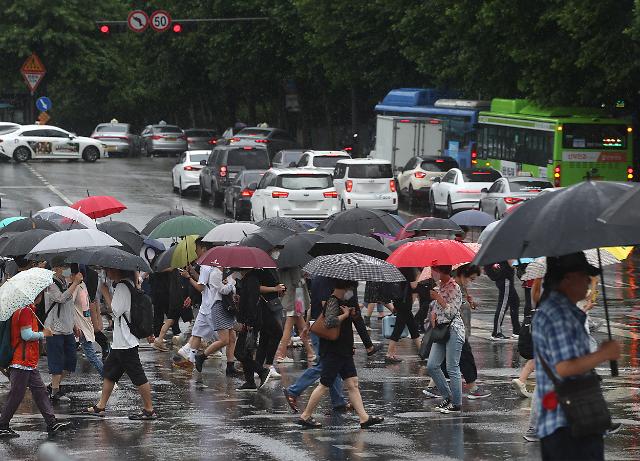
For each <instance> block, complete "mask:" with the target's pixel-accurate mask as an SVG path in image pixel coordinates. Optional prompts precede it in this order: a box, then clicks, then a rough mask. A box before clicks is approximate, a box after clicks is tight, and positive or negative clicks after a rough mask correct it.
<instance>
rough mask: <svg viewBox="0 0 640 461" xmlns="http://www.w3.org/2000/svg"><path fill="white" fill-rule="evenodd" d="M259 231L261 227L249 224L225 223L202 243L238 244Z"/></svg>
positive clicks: (204, 238) (209, 234)
mask: <svg viewBox="0 0 640 461" xmlns="http://www.w3.org/2000/svg"><path fill="white" fill-rule="evenodd" d="M258 230H260V227H259V226H256V225H255V224H252V223H248V222H233V223H224V224H220V225H219V226H217V227H215V228H214V229H212V230H211V231H209V233H208V234H207V235H205V236H204V237H203V239H202V241H203V242H211V243H217V244H226V243H238V242H239V241H240V240H242V239H243V238H244V237H246V236H247V235H249V234H252V233H254V232H256V231H258Z"/></svg>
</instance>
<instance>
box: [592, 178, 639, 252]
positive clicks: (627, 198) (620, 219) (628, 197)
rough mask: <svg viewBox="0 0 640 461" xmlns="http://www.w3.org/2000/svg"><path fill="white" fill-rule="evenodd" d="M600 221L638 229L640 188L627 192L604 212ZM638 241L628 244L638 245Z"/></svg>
mask: <svg viewBox="0 0 640 461" xmlns="http://www.w3.org/2000/svg"><path fill="white" fill-rule="evenodd" d="M598 219H599V220H600V221H602V222H604V223H608V224H614V225H623V226H629V225H632V226H636V228H637V227H638V226H639V225H640V188H638V187H634V188H633V189H631V190H629V191H627V192H625V193H624V194H623V195H622V197H620V198H619V199H618V200H616V201H615V202H614V204H612V205H611V206H609V207H608V208H607V209H606V210H604V211H603V212H602V213H601V214H600V216H599V218H598ZM638 240H640V237H639V238H638ZM638 240H636V241H635V242H628V243H638Z"/></svg>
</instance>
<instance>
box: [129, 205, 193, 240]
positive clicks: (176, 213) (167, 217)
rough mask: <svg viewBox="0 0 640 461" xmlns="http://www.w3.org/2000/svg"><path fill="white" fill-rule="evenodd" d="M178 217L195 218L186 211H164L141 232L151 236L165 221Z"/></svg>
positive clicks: (152, 219)
mask: <svg viewBox="0 0 640 461" xmlns="http://www.w3.org/2000/svg"><path fill="white" fill-rule="evenodd" d="M177 216H195V215H194V214H193V213H190V212H188V211H184V210H177V209H176V210H167V211H163V212H162V213H159V214H157V215H155V216H154V217H153V218H151V219H150V220H149V222H148V223H147V225H146V226H144V229H142V231H140V233H141V234H144V235H149V234H150V233H151V231H152V230H153V229H155V228H156V227H158V226H159V225H160V224H162V223H163V222H165V221H168V220H170V219H172V218H175V217H177Z"/></svg>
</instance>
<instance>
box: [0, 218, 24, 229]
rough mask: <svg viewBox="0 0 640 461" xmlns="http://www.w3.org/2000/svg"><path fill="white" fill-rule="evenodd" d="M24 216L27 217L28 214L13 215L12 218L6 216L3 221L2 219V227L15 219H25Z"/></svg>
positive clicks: (0, 224)
mask: <svg viewBox="0 0 640 461" xmlns="http://www.w3.org/2000/svg"><path fill="white" fill-rule="evenodd" d="M24 218H26V216H13V217H11V218H4V219H3V220H2V221H0V229H2V228H3V227H5V226H8V225H9V224H11V223H12V222H14V221H20V220H21V219H24Z"/></svg>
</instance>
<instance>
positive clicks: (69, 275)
mask: <svg viewBox="0 0 640 461" xmlns="http://www.w3.org/2000/svg"><path fill="white" fill-rule="evenodd" d="M62 276H63V277H71V269H65V270H63V271H62Z"/></svg>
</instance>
